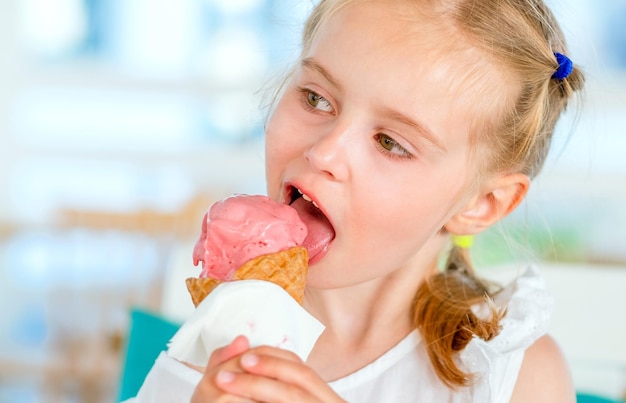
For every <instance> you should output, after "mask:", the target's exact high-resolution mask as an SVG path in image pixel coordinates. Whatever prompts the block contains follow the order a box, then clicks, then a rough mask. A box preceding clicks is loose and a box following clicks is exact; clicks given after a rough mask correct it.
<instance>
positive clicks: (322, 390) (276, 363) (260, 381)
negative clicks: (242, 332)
mask: <svg viewBox="0 0 626 403" xmlns="http://www.w3.org/2000/svg"><path fill="white" fill-rule="evenodd" d="M235 360H236V361H237V363H238V367H239V368H240V369H241V370H243V372H242V371H241V370H237V369H235V370H233V369H232V367H229V368H227V367H226V366H222V367H220V369H219V371H218V372H217V373H215V374H212V375H211V376H212V378H211V379H212V381H213V382H214V384H215V385H216V386H217V387H218V388H220V389H221V390H223V391H224V392H226V393H229V394H230V395H231V396H239V397H241V398H247V399H249V400H233V401H255V402H271V403H283V402H284V403H291V402H324V403H332V402H344V401H343V400H342V399H341V398H340V397H339V396H338V395H336V394H335V392H334V391H333V390H332V389H331V388H330V386H328V384H327V383H326V381H324V380H323V379H322V378H320V376H319V375H318V374H317V373H316V372H315V371H314V370H313V369H311V368H310V367H309V366H307V365H306V364H305V363H303V362H302V361H301V360H300V358H299V357H298V356H297V355H295V354H294V353H292V352H290V351H287V350H282V349H279V348H275V347H269V346H262V347H257V348H254V349H251V350H248V351H247V352H245V353H244V354H242V355H241V356H239V357H237V358H236V359H235ZM203 381H204V379H203ZM194 396H195V395H194ZM198 402H199V400H198Z"/></svg>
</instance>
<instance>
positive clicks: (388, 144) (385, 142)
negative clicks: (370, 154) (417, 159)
mask: <svg viewBox="0 0 626 403" xmlns="http://www.w3.org/2000/svg"><path fill="white" fill-rule="evenodd" d="M374 138H375V140H376V142H377V143H378V145H379V146H380V147H382V149H383V150H384V151H386V152H389V153H390V154H393V155H394V156H397V157H402V158H409V159H410V158H413V154H411V153H410V152H409V151H408V150H407V149H406V148H404V147H402V146H401V145H400V144H398V143H397V142H396V141H395V140H394V139H392V138H391V137H389V136H387V135H386V134H383V133H378V134H377V135H376V136H375V137H374Z"/></svg>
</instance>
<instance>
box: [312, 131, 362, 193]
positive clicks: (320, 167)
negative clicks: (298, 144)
mask: <svg viewBox="0 0 626 403" xmlns="http://www.w3.org/2000/svg"><path fill="white" fill-rule="evenodd" d="M350 132H351V128H350V127H349V126H334V127H333V128H330V129H329V130H328V131H327V132H326V133H323V134H321V135H320V136H319V137H318V138H317V139H316V140H315V141H314V142H313V144H311V146H310V147H309V148H308V149H307V150H306V151H305V154H304V158H305V159H306V160H307V161H308V163H309V165H310V166H311V167H312V168H313V169H314V170H315V171H316V172H320V173H323V174H325V175H326V176H328V177H329V178H331V179H332V180H335V181H345V180H346V179H348V177H349V174H350V160H349V158H348V157H349V155H350V154H349V153H348V147H349V146H350V144H351V142H352V140H350Z"/></svg>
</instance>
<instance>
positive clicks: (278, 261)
mask: <svg viewBox="0 0 626 403" xmlns="http://www.w3.org/2000/svg"><path fill="white" fill-rule="evenodd" d="M308 261H309V255H308V252H307V250H306V249H305V248H303V247H301V246H295V247H292V248H289V249H286V250H283V251H280V252H276V253H270V254H267V255H261V256H259V257H256V258H254V259H252V260H249V261H248V262H247V263H245V264H244V265H243V266H241V267H240V268H239V269H237V271H236V272H235V275H234V277H233V279H232V280H266V281H271V282H272V283H274V284H277V285H279V286H281V287H282V288H283V289H285V291H287V292H288V293H289V294H290V295H291V296H292V297H293V298H294V299H295V300H296V301H297V302H298V303H302V297H303V295H304V285H305V281H306V274H307V270H308V266H309V265H308ZM232 280H230V281H232ZM221 282H222V281H221V280H216V279H213V278H197V277H193V278H188V279H187V280H186V284H187V290H189V293H190V294H191V300H192V301H193V303H194V305H195V306H198V304H200V302H202V300H203V299H204V298H205V297H206V296H207V295H208V294H209V293H210V292H211V291H213V289H214V288H215V287H217V286H218V285H219V284H220V283H221Z"/></svg>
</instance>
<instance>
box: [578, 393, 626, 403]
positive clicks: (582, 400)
mask: <svg viewBox="0 0 626 403" xmlns="http://www.w3.org/2000/svg"><path fill="white" fill-rule="evenodd" d="M576 403H619V401H617V400H611V399H607V398H606V397H602V396H598V395H594V394H590V393H582V392H579V393H577V394H576Z"/></svg>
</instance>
